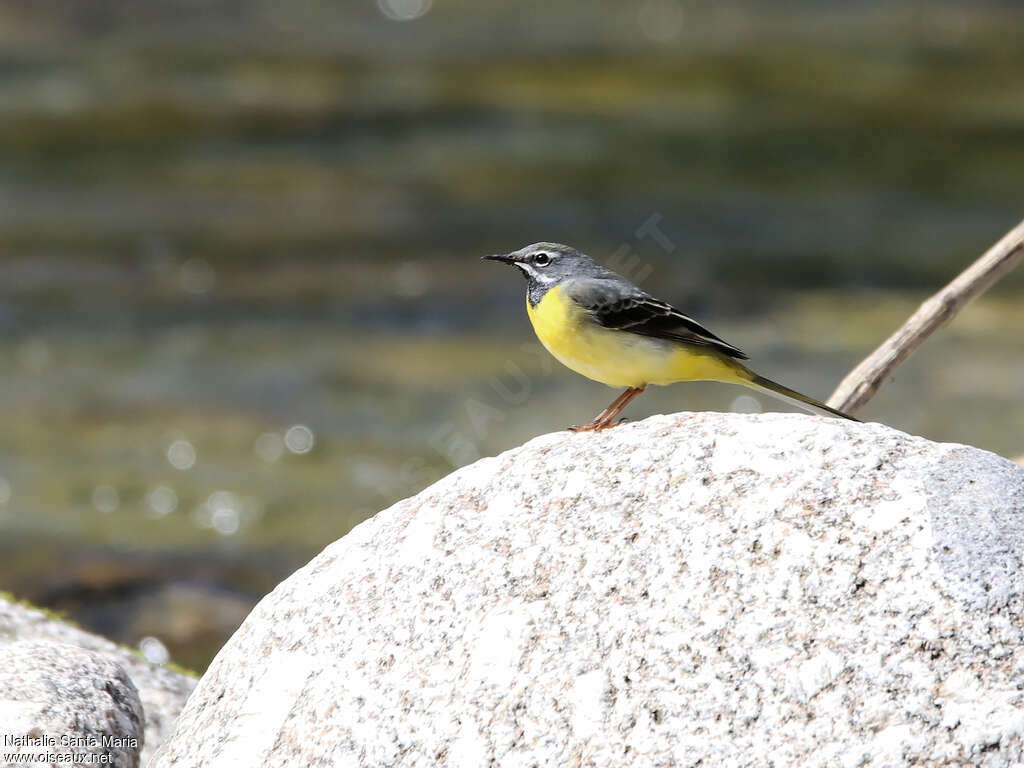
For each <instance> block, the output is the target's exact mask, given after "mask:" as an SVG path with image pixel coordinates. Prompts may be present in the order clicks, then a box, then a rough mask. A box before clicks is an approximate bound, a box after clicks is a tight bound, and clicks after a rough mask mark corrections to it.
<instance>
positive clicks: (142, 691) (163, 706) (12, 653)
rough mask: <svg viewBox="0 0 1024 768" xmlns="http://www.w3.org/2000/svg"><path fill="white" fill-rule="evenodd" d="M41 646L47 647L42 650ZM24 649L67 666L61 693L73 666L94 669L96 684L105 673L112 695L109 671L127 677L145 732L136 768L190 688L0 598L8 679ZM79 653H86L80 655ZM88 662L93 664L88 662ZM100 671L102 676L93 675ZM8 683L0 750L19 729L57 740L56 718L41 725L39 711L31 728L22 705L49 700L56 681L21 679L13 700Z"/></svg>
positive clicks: (2, 698) (101, 641) (161, 669)
mask: <svg viewBox="0 0 1024 768" xmlns="http://www.w3.org/2000/svg"><path fill="white" fill-rule="evenodd" d="M47 646H52V647H51V648H49V649H48V650H47ZM26 648H35V649H37V650H36V651H35V652H32V653H29V654H28V655H29V656H30V657H31V656H33V655H35V656H39V657H40V658H42V657H44V656H47V657H48V656H49V655H50V654H52V655H53V656H54V657H55V658H59V657H61V656H64V657H65V658H66V659H67V660H68V663H69V664H71V665H72V667H61V669H63V670H64V672H63V673H67V674H65V677H64V678H63V679H64V682H63V683H61V685H64V686H65V687H66V688H68V687H73V686H74V683H73V681H72V680H71V679H70V677H71V676H73V675H72V674H71V670H72V669H73V668H74V664H76V663H78V664H81V665H82V666H81V669H83V670H85V669H86V668H92V669H94V671H95V674H93V673H89V674H91V675H93V678H92V679H93V680H95V679H99V677H100V676H101V675H102V674H107V675H108V677H109V681H110V683H111V686H112V688H113V689H117V690H120V687H121V686H122V682H121V678H120V677H119V676H118V673H116V671H115V670H118V669H119V670H122V671H123V672H124V673H126V674H127V676H128V678H129V680H130V683H131V686H132V687H133V690H135V691H137V694H136V695H137V697H138V700H139V701H140V702H141V704H142V708H143V710H144V718H145V731H144V734H143V738H140V739H139V747H140V748H141V754H140V763H139V764H140V765H142V766H145V765H147V764H148V763H149V762H150V759H151V758H152V755H153V753H154V752H155V750H156V748H157V747H159V746H160V744H161V743H163V741H164V740H165V739H166V738H167V736H168V734H169V733H170V731H171V728H172V726H173V724H174V719H175V718H176V717H177V716H178V713H179V712H180V711H181V708H182V707H183V706H184V705H185V699H186V698H187V697H188V695H189V693H190V692H191V691H192V689H193V688H194V687H195V684H196V681H195V680H194V679H193V678H191V677H189V676H187V675H183V674H180V673H178V672H176V671H174V670H172V669H169V668H167V667H166V666H163V665H160V664H154V663H152V662H150V661H146V660H145V659H144V658H142V656H141V655H139V654H136V653H132V652H131V651H129V650H127V649H125V648H122V647H120V646H118V645H117V644H115V643H112V642H111V641H110V640H107V639H106V638H103V637H99V636H98V635H94V634H92V633H90V632H85V631H83V630H81V629H78V628H77V627H75V626H73V625H71V624H68V623H67V622H64V621H60V620H57V619H54V618H52V617H51V616H48V615H46V614H45V613H44V612H42V611H40V610H37V609H34V608H30V607H28V606H25V605H21V604H19V603H16V602H13V601H11V600H7V599H5V598H4V597H3V596H0V672H2V673H4V674H8V675H10V674H17V673H18V669H19V668H20V667H21V666H23V664H22V662H20V661H18V659H22V658H24V656H25V653H26ZM79 651H81V652H79ZM83 652H87V653H86V654H85V655H83ZM94 656H95V657H98V658H102V659H105V660H107V661H108V662H109V666H104V665H101V664H100V662H99V661H96V659H94V658H93V657H94ZM88 659H93V660H92V661H88ZM101 669H102V670H106V672H102V671H96V670H101ZM63 673H62V674H63ZM54 674H57V672H55V673H54ZM33 680H34V681H35V683H36V684H37V685H36V688H35V689H34V690H35V691H36V693H35V694H32V693H31V692H32V690H33V688H32V685H33V683H32V681H33ZM11 683H12V681H11V680H10V679H7V678H5V679H4V681H0V747H2V746H3V744H2V741H3V737H4V736H6V735H17V734H16V733H15V731H16V730H18V729H22V730H23V728H22V726H26V727H28V728H29V729H30V730H31V729H35V730H36V731H38V732H40V733H45V734H46V735H49V736H55V737H57V738H59V737H60V736H61V735H63V734H64V730H62V729H63V728H64V727H65V726H63V725H60V724H59V722H58V719H51V720H45V719H44V718H43V717H42V714H41V711H40V713H39V714H40V718H39V719H38V720H37V721H36V722H35V723H34V724H33V723H31V722H29V721H28V720H26V718H28V717H29V716H30V715H32V713H33V712H35V710H33V709H31V707H28V706H26V703H27V702H31V701H43V700H45V699H46V698H47V696H52V694H53V690H54V687H53V686H54V685H57V683H56V682H54V683H53V685H51V684H50V683H49V682H47V681H46V680H45V679H44V678H43V677H39V676H36V677H27V678H25V679H24V680H22V683H24V685H22V686H21V688H20V689H19V690H21V691H22V693H21V694H20V695H19V698H18V699H17V700H16V699H15V698H14V696H13V693H12V691H13V689H12V688H10V687H9V685H10V684H11ZM33 697H35V698H33ZM120 698H121V699H123V698H124V697H120ZM84 701H85V700H84V699H82V700H80V702H79V703H80V704H83V706H84ZM5 703H6V704H8V705H10V707H11V708H12V709H11V712H14V711H15V710H17V712H18V713H19V720H18V723H19V724H18V727H17V728H15V726H14V722H15V721H14V719H13V716H11V717H4V715H3V707H4V705H5ZM70 714H71V712H70V710H69V715H70ZM80 716H81V718H82V721H83V725H84V724H85V723H87V722H88V719H89V718H91V717H93V713H92V712H91V711H81V712H80ZM47 723H49V725H48V724H47ZM87 727H91V726H87ZM55 729H56V730H55ZM3 759H4V758H3V751H2V750H0V765H3V764H4V763H3ZM97 764H99V763H97ZM125 764H131V763H125Z"/></svg>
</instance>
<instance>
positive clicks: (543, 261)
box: [533, 253, 551, 267]
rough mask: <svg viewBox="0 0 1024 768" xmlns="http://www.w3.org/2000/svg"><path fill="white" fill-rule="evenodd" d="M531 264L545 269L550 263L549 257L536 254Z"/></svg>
mask: <svg viewBox="0 0 1024 768" xmlns="http://www.w3.org/2000/svg"><path fill="white" fill-rule="evenodd" d="M533 263H534V264H536V265H537V266H538V267H546V266H547V265H548V264H550V263H551V257H550V256H548V255H547V254H546V253H538V254H536V255H535V256H534V257H533Z"/></svg>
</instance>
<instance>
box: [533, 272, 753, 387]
mask: <svg viewBox="0 0 1024 768" xmlns="http://www.w3.org/2000/svg"><path fill="white" fill-rule="evenodd" d="M526 312H527V314H528V315H529V316H530V322H531V323H532V324H533V330H534V332H535V333H536V334H537V338H538V339H540V342H541V344H543V345H544V347H545V348H546V349H547V350H548V352H550V353H551V354H552V355H554V356H555V358H557V359H558V361H559V362H560V363H562V365H564V366H566V367H567V368H571V369H572V370H574V371H576V373H580V374H582V375H584V376H586V377H587V378H589V379H593V380H594V381H600V382H601V383H602V384H607V385H608V386H610V387H643V386H646V385H648V384H659V385H664V384H673V383H675V382H677V381H731V382H740V381H741V377H740V375H739V371H740V370H742V369H741V367H740V366H739V365H737V364H736V363H735V362H733V361H732V360H731V359H730V358H727V357H725V356H724V355H721V354H720V353H716V352H714V351H712V350H710V349H709V350H707V351H705V350H704V349H703V348H701V347H696V346H691V345H688V344H682V343H679V342H674V341H669V340H666V339H655V338H651V337H648V336H639V335H637V334H634V333H629V332H627V331H615V330H611V329H608V328H602V327H601V326H599V325H597V324H596V323H595V322H594V321H593V320H591V319H590V318H589V317H588V316H587V313H586V310H584V309H583V308H582V307H581V306H579V305H578V304H577V303H576V302H574V301H573V300H572V299H570V298H569V297H568V296H566V295H565V292H564V290H563V289H562V286H555V287H554V288H552V289H551V290H549V291H548V292H547V293H546V294H544V297H543V298H542V299H541V300H540V301H539V302H538V303H537V306H536V307H531V306H530V302H529V301H527V302H526Z"/></svg>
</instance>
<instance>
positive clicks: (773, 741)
mask: <svg viewBox="0 0 1024 768" xmlns="http://www.w3.org/2000/svg"><path fill="white" fill-rule="evenodd" d="M1022 558H1024V470H1022V469H1021V468H1020V467H1018V466H1016V465H1015V464H1013V463H1011V462H1010V461H1008V460H1005V459H1002V458H1000V457H998V456H995V455H993V454H991V453H987V452H985V451H981V450H977V449H974V448H969V447H965V446H962V445H943V444H936V443H933V442H929V441H928V440H924V439H921V438H916V437H910V436H908V435H905V434H902V433H900V432H896V431H894V430H892V429H888V428H886V427H883V426H880V425H871V424H868V425H862V424H856V423H844V422H841V421H837V420H826V419H820V418H814V417H807V416H798V415H780V414H773V415H761V416H748V415H735V414H734V415H729V414H716V413H703V414H679V415H674V416H661V417H654V418H650V419H647V420H645V421H643V422H639V423H634V424H627V425H623V426H620V427H617V428H615V429H613V430H610V431H607V432H603V433H600V434H570V433H565V432H563V433H558V434H552V435H547V436H544V437H540V438H537V439H536V440H533V441H531V442H530V443H528V444H526V445H524V446H522V447H520V448H517V449H515V450H512V451H509V452H507V453H504V454H502V455H500V456H498V457H496V458H489V459H484V460H482V461H479V462H477V463H475V464H473V465H472V466H469V467H465V468H463V469H461V470H459V471H457V472H455V473H453V474H452V475H450V476H449V477H447V478H445V479H444V480H442V481H441V482H439V483H437V484H435V485H433V486H431V487H430V488H428V489H426V490H425V491H423V492H422V493H420V494H419V495H417V496H415V497H413V498H410V499H406V500H404V501H402V502H399V503H398V504H396V505H394V506H393V507H391V508H390V509H387V510H385V511H383V512H381V513H380V514H378V515H377V516H376V517H374V518H373V519H372V520H369V521H367V522H365V523H363V524H362V525H360V526H358V527H357V528H356V529H354V530H353V531H352V532H351V533H350V534H349V535H348V536H346V537H344V538H343V539H341V540H340V541H337V542H335V543H334V544H332V545H331V546H329V547H327V549H326V550H324V552H323V553H321V554H320V555H319V556H318V557H316V558H315V559H314V560H313V561H312V562H310V563H309V564H308V565H307V566H306V567H304V568H303V569H301V570H299V571H298V572H296V573H295V574H294V575H293V576H292V577H290V578H289V579H287V580H286V581H285V582H283V583H282V584H281V585H280V586H278V588H277V589H276V590H274V592H273V593H271V594H270V595H268V596H267V597H266V598H265V599H264V600H263V601H262V602H261V603H260V604H259V606H257V608H256V609H255V610H254V611H253V612H252V614H251V615H250V616H249V618H248V619H247V620H246V621H245V623H244V624H243V625H242V627H241V628H240V629H239V630H238V632H237V633H236V634H235V635H234V637H232V639H231V640H230V641H229V642H228V643H227V645H226V646H225V647H224V649H223V650H222V651H221V653H220V654H219V655H218V657H217V658H216V660H215V661H214V663H213V664H212V666H211V667H210V668H209V670H208V671H207V673H206V674H205V675H204V676H203V678H202V679H201V681H200V683H199V686H198V687H197V689H196V691H195V692H194V693H193V695H192V696H191V698H190V699H189V701H188V703H187V704H186V707H185V710H184V712H183V713H182V715H181V717H180V718H179V720H178V723H177V727H176V732H175V734H174V735H173V736H172V737H171V739H170V740H169V741H168V742H167V744H165V746H164V747H163V748H162V749H161V751H160V752H159V753H158V755H157V758H156V764H157V765H159V766H161V768H172V767H174V768H178V767H181V768H194V767H195V766H206V765H210V766H219V765H246V766H275V767H281V766H295V767H296V768H299V767H301V768H305V767H306V766H310V765H318V766H365V765H390V766H401V765H435V764H436V765H451V766H474V767H476V766H485V765H501V766H556V765H558V766H561V765H569V766H572V765H578V766H583V765H587V766H591V765H592V766H610V765H616V766H618V765H637V766H648V765H679V766H693V765H698V764H699V765H713V766H739V765H754V766H769V765H774V766H780V765H785V766H891V765H909V764H921V765H925V764H927V765H946V764H953V763H958V762H967V763H970V764H972V765H982V766H1006V765H1011V764H1014V765H1015V764H1018V763H1019V762H1020V761H1021V760H1024V755H1022V751H1021V749H1022V743H1024V741H1022V733H1024V690H1022V688H1024V644H1022V639H1024V638H1022V631H1024V613H1022V607H1024V576H1022V573H1021V562H1022Z"/></svg>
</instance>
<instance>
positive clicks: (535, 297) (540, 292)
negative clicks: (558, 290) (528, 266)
mask: <svg viewBox="0 0 1024 768" xmlns="http://www.w3.org/2000/svg"><path fill="white" fill-rule="evenodd" d="M552 287H553V286H552V285H551V284H550V283H542V282H541V281H540V280H535V279H534V278H532V277H527V278H526V300H527V301H528V302H530V306H531V307H536V306H537V305H538V304H539V303H540V300H541V299H543V298H544V294H545V293H547V292H548V291H549V290H551V288H552Z"/></svg>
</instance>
